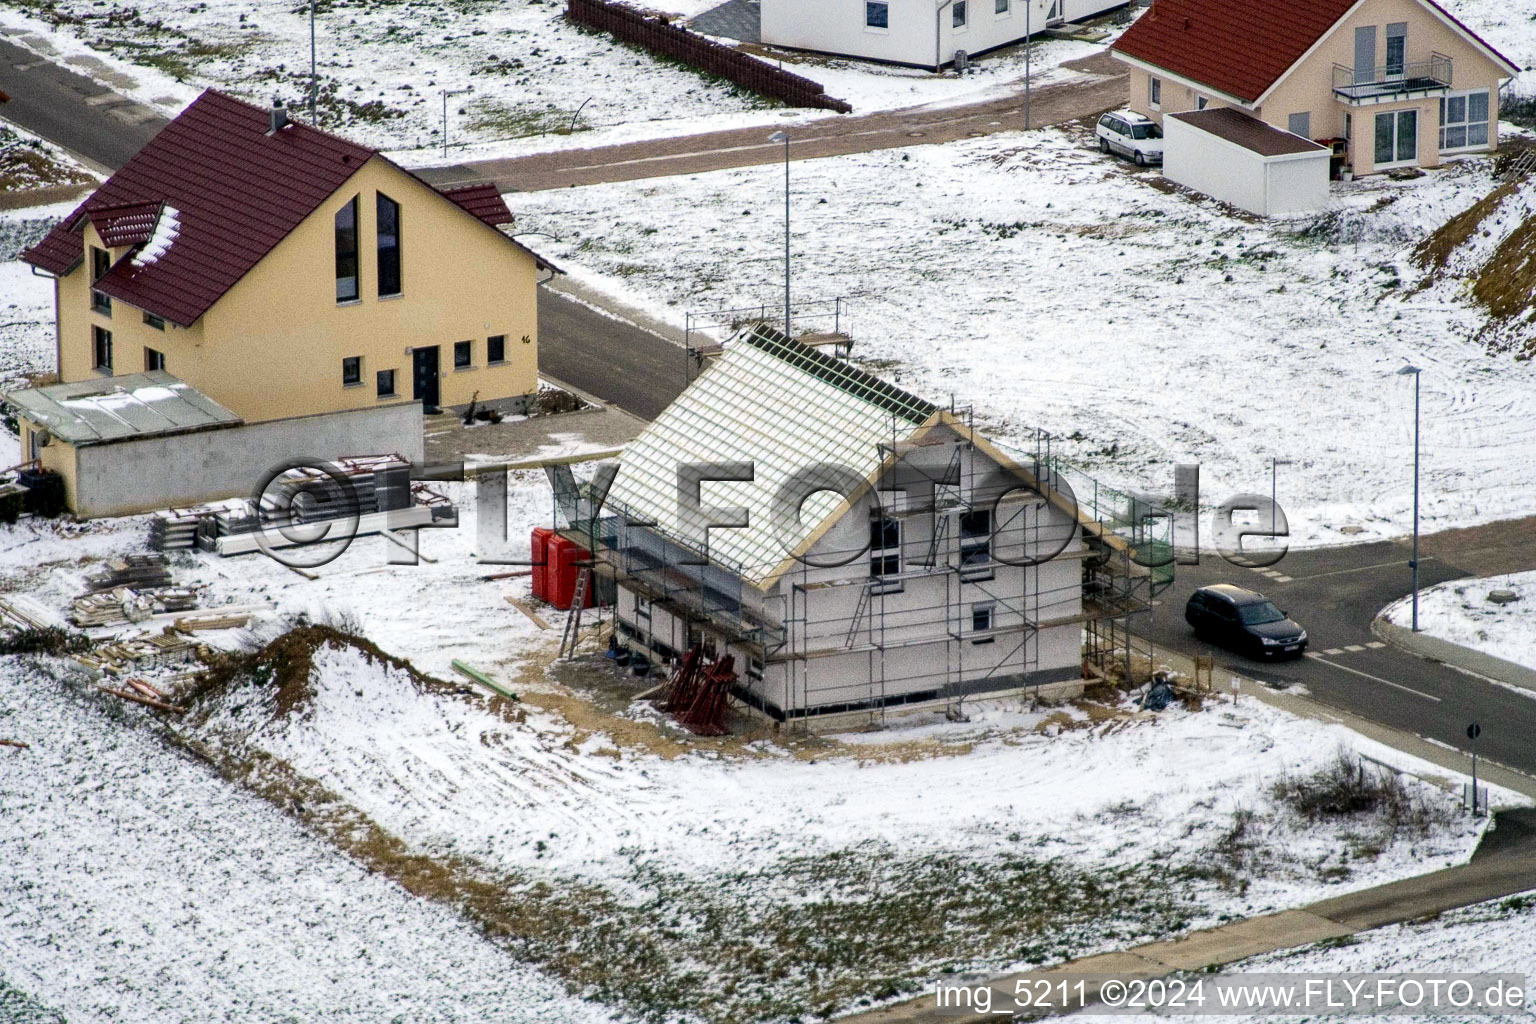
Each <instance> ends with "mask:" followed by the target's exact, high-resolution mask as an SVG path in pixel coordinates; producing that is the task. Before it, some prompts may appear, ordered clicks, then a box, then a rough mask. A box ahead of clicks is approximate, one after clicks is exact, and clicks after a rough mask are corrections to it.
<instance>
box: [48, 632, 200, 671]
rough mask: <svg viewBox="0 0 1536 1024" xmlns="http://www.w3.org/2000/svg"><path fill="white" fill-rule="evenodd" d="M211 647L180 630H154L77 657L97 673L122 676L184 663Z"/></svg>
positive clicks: (78, 662)
mask: <svg viewBox="0 0 1536 1024" xmlns="http://www.w3.org/2000/svg"><path fill="white" fill-rule="evenodd" d="M207 653H208V648H206V647H204V646H203V645H201V644H199V643H198V642H197V641H195V640H193V639H191V638H189V637H186V636H183V635H182V634H180V633H176V632H169V633H154V634H150V635H148V636H140V637H134V638H132V639H130V640H118V641H115V642H113V643H109V644H103V645H102V646H100V647H98V648H96V649H95V650H94V651H91V652H90V653H89V654H81V655H77V656H76V658H75V661H76V663H77V664H79V665H80V666H81V667H82V668H84V669H85V670H86V671H88V672H90V673H91V674H93V675H96V676H102V675H110V676H120V675H126V674H127V673H130V672H145V671H149V670H151V669H156V668H162V667H165V666H168V665H185V664H187V663H189V662H193V661H196V660H198V659H199V658H201V657H203V656H204V655H205V654H207Z"/></svg>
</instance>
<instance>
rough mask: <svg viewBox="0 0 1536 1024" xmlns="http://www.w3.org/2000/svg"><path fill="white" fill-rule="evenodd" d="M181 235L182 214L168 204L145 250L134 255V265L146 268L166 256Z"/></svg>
mask: <svg viewBox="0 0 1536 1024" xmlns="http://www.w3.org/2000/svg"><path fill="white" fill-rule="evenodd" d="M179 234H181V212H180V211H179V210H177V209H176V207H174V206H171V205H169V204H167V205H165V206H164V207H162V208H161V210H160V218H159V219H158V220H157V221H155V230H154V233H153V234H151V235H150V236H149V241H148V242H145V243H144V248H142V249H140V250H139V251H138V252H136V253H134V255H133V265H134V266H136V267H142V266H146V265H148V264H150V263H153V262H155V261H156V260H158V259H159V258H160V257H161V256H164V255H165V253H166V250H168V249H170V247H171V243H172V242H174V241H176V236H177V235H179Z"/></svg>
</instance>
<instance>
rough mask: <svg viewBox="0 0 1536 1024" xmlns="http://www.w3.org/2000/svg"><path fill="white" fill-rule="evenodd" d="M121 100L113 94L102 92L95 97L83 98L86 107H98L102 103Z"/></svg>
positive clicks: (120, 97)
mask: <svg viewBox="0 0 1536 1024" xmlns="http://www.w3.org/2000/svg"><path fill="white" fill-rule="evenodd" d="M123 98H124V97H122V96H119V95H118V94H117V93H115V92H102V93H97V94H96V95H95V96H87V97H86V98H85V105H86V106H88V107H99V106H101V105H102V104H104V103H111V102H113V101H114V100H121V99H123Z"/></svg>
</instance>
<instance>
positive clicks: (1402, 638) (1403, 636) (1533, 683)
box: [1371, 616, 1536, 692]
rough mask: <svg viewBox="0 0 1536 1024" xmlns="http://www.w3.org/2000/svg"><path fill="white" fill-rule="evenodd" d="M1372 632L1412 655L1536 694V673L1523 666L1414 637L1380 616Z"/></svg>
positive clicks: (1445, 642)
mask: <svg viewBox="0 0 1536 1024" xmlns="http://www.w3.org/2000/svg"><path fill="white" fill-rule="evenodd" d="M1371 632H1372V633H1374V634H1376V635H1377V636H1378V637H1380V638H1381V639H1383V640H1385V641H1387V642H1388V643H1390V644H1392V645H1393V646H1394V647H1400V648H1402V649H1403V650H1405V651H1407V652H1408V653H1409V654H1413V655H1417V656H1418V657H1420V658H1428V659H1430V660H1431V661H1439V662H1443V663H1445V664H1447V665H1449V666H1451V667H1452V668H1459V669H1461V670H1463V671H1465V672H1471V673H1472V674H1473V675H1479V676H1483V677H1484V678H1487V679H1492V680H1494V681H1495V682H1499V683H1507V684H1508V685H1510V686H1515V687H1519V688H1520V689H1522V690H1530V691H1532V692H1536V670H1533V669H1529V668H1526V667H1525V666H1524V665H1516V664H1515V663H1514V662H1512V661H1505V660H1504V659H1503V658H1497V657H1494V656H1493V655H1492V654H1484V653H1483V652H1482V651H1474V650H1473V649H1472V648H1470V647H1463V646H1462V645H1461V644H1453V643H1451V642H1450V641H1449V640H1441V639H1440V638H1439V637H1434V636H1429V635H1428V634H1426V633H1415V632H1414V631H1413V630H1411V629H1404V628H1403V627H1402V626H1399V625H1397V624H1396V623H1392V622H1388V621H1387V620H1386V619H1385V618H1383V617H1381V616H1377V617H1376V619H1375V620H1373V621H1372V622H1371Z"/></svg>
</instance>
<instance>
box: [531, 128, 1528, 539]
mask: <svg viewBox="0 0 1536 1024" xmlns="http://www.w3.org/2000/svg"><path fill="white" fill-rule="evenodd" d="M1089 142H1090V140H1089V139H1088V138H1087V136H1086V134H1085V133H1083V132H1082V131H1080V130H1078V129H1075V128H1073V129H1070V130H1068V129H1048V130H1045V131H1042V132H1038V133H1034V134H1030V135H1007V136H997V137H992V138H987V139H980V140H974V141H965V142H959V143H953V144H950V145H947V146H943V147H917V148H913V149H908V150H890V151H883V152H877V153H870V154H866V155H856V156H847V157H835V158H830V159H825V160H814V161H805V162H801V163H798V164H796V165H795V166H794V169H793V186H792V187H793V212H792V221H793V232H792V241H793V246H792V248H793V268H792V269H793V287H794V289H795V294H796V295H797V296H799V298H800V299H801V300H803V301H810V300H822V299H831V298H832V297H834V296H846V297H848V299H849V301H850V304H851V309H852V314H851V317H850V318H849V321H851V327H852V333H853V336H854V338H855V347H854V355H855V361H858V362H863V363H864V364H865V365H866V366H868V367H869V368H871V369H873V370H874V371H876V372H878V373H881V374H883V375H885V376H888V377H889V378H891V379H893V380H895V381H897V382H898V383H900V384H902V385H903V386H905V387H908V388H911V389H913V390H916V391H917V392H918V393H920V394H923V395H925V396H927V397H929V398H935V399H943V398H944V397H945V396H947V395H948V394H951V393H953V394H955V395H957V397H958V399H959V400H960V401H961V402H971V403H974V405H975V408H976V410H977V415H978V423H979V424H980V425H982V426H983V427H984V428H985V429H987V430H988V431H990V432H991V433H992V434H994V435H995V436H997V437H999V438H1001V439H1003V440H1006V441H1011V442H1014V443H1016V444H1019V445H1020V446H1022V447H1026V448H1033V447H1034V438H1035V431H1036V429H1037V428H1040V429H1043V430H1045V431H1048V432H1050V433H1051V434H1052V435H1054V440H1053V451H1054V452H1055V453H1056V454H1059V455H1064V456H1066V457H1067V458H1069V459H1072V460H1073V461H1075V462H1077V463H1078V464H1080V465H1082V466H1083V467H1084V468H1085V469H1087V470H1088V471H1089V472H1090V473H1092V474H1093V475H1095V476H1098V477H1100V478H1102V479H1104V481H1105V482H1106V483H1110V484H1112V485H1116V486H1121V487H1128V488H1131V489H1134V490H1151V491H1154V492H1156V491H1160V490H1170V489H1171V486H1172V476H1173V465H1174V463H1176V462H1199V463H1200V464H1201V466H1202V469H1203V479H1202V494H1203V495H1204V496H1205V497H1206V498H1208V499H1210V500H1212V502H1213V504H1214V503H1215V502H1219V501H1220V500H1222V499H1225V498H1226V497H1227V496H1228V495H1232V494H1235V493H1240V492H1259V493H1264V494H1267V493H1268V492H1269V479H1268V477H1269V465H1270V458H1271V457H1272V456H1276V457H1279V458H1282V459H1289V460H1291V461H1292V463H1293V465H1291V466H1289V467H1285V468H1283V469H1282V470H1281V472H1280V479H1279V498H1280V502H1281V504H1282V505H1283V506H1284V508H1285V510H1286V512H1287V513H1288V514H1289V517H1290V523H1291V530H1292V538H1293V542H1295V543H1302V544H1320V543H1332V542H1338V541H1340V540H1345V539H1348V538H1347V537H1346V536H1345V535H1341V534H1340V533H1339V528H1340V527H1343V526H1347V525H1354V526H1359V527H1361V528H1362V529H1363V530H1364V533H1363V535H1362V536H1363V537H1364V538H1371V537H1386V536H1394V535H1399V534H1401V533H1403V532H1404V531H1406V530H1407V529H1408V528H1409V524H1410V518H1409V512H1410V509H1411V500H1412V471H1411V468H1412V440H1413V438H1412V428H1413V422H1412V421H1413V395H1412V387H1411V382H1405V378H1401V377H1396V376H1394V373H1395V371H1397V370H1398V369H1399V368H1400V367H1401V366H1402V365H1404V364H1405V363H1408V362H1413V363H1415V364H1417V365H1420V366H1421V367H1423V368H1424V371H1425V372H1424V375H1423V390H1424V396H1423V397H1424V410H1423V417H1424V418H1423V422H1424V438H1423V443H1424V473H1425V476H1424V481H1425V483H1424V516H1425V522H1426V523H1428V524H1429V525H1430V527H1431V528H1434V527H1437V526H1453V525H1454V526H1464V525H1468V524H1470V523H1474V522H1478V521H1485V520H1489V519H1493V518H1497V517H1501V516H1506V515H1511V514H1515V513H1524V512H1528V511H1529V496H1530V494H1531V493H1532V488H1533V487H1536V365H1533V364H1532V363H1530V362H1517V361H1515V360H1514V359H1513V358H1510V357H1496V356H1490V355H1488V354H1487V353H1486V352H1485V351H1484V350H1483V349H1482V348H1481V346H1479V345H1478V344H1476V343H1474V342H1472V341H1470V340H1469V339H1470V338H1471V337H1472V336H1473V335H1474V334H1475V333H1476V332H1477V330H1478V328H1479V326H1480V324H1481V314H1480V312H1479V310H1478V309H1477V308H1476V307H1474V306H1472V305H1470V304H1468V303H1466V302H1464V301H1462V300H1461V299H1459V298H1457V297H1456V296H1453V295H1446V294H1442V293H1441V292H1439V291H1437V292H1434V293H1424V294H1420V295H1412V294H1409V287H1408V286H1410V285H1412V284H1413V283H1414V281H1415V278H1416V276H1417V274H1418V271H1417V269H1416V268H1415V267H1414V266H1413V265H1412V264H1411V263H1410V261H1409V256H1410V254H1411V249H1412V246H1413V245H1414V243H1415V242H1417V241H1418V240H1419V239H1421V238H1423V237H1424V236H1425V235H1426V234H1427V233H1428V232H1429V231H1431V230H1432V229H1433V228H1434V227H1436V226H1438V225H1439V224H1441V223H1443V222H1444V221H1445V220H1447V219H1448V218H1449V217H1450V216H1452V215H1453V214H1455V213H1457V212H1459V211H1460V210H1462V209H1464V208H1466V207H1467V206H1469V205H1471V204H1472V203H1473V202H1474V201H1475V200H1476V199H1477V198H1479V197H1480V196H1481V195H1483V194H1484V193H1486V192H1487V191H1488V190H1489V189H1490V188H1492V187H1493V184H1494V182H1493V179H1492V177H1491V175H1490V172H1489V170H1488V166H1487V163H1486V162H1485V161H1460V162H1453V163H1451V164H1448V165H1447V166H1446V167H1445V168H1444V169H1442V170H1438V171H1434V172H1431V173H1429V174H1428V175H1426V176H1425V177H1424V178H1421V179H1418V180H1416V181H1412V182H1406V183H1400V182H1392V181H1388V180H1385V179H1369V180H1365V181H1359V182H1355V183H1352V184H1351V185H1349V186H1347V187H1344V188H1340V189H1339V190H1338V191H1336V193H1335V199H1334V200H1333V202H1332V205H1331V208H1330V210H1329V211H1328V212H1327V213H1326V214H1324V215H1321V216H1318V217H1315V218H1310V219H1304V220H1300V221H1292V222H1269V223H1266V222H1256V221H1254V220H1253V219H1251V218H1247V217H1242V216H1234V215H1233V214H1232V213H1230V212H1228V211H1226V210H1224V209H1222V208H1221V207H1219V206H1217V205H1216V204H1214V203H1212V202H1210V201H1208V200H1205V199H1203V198H1197V197H1191V196H1189V195H1187V194H1180V193H1177V192H1170V191H1169V190H1167V189H1166V188H1161V187H1159V186H1160V185H1161V184H1162V179H1161V178H1160V176H1159V175H1157V174H1156V173H1155V172H1151V173H1143V174H1138V173H1133V172H1131V171H1130V170H1129V169H1128V165H1126V164H1125V163H1123V162H1121V161H1118V160H1115V159H1113V158H1109V157H1105V156H1103V155H1100V154H1099V153H1098V152H1097V151H1095V150H1093V149H1091V148H1090V146H1089ZM782 189H783V179H782V175H781V174H780V173H779V172H778V171H774V170H772V169H770V168H751V169H742V170H730V171H719V172H714V173H709V174H699V175H690V176H688V177H685V178H676V179H664V180H649V181H639V182H629V183H622V184H613V185H600V186H594V187H590V188H583V189H580V190H557V191H551V192H543V193H523V194H517V195H513V196H509V197H508V199H509V202H510V203H511V205H512V208H513V210H514V212H515V213H516V214H517V215H518V217H519V221H520V223H521V224H522V225H523V227H524V228H525V229H528V230H534V229H537V230H543V231H547V232H549V233H551V234H554V235H557V236H559V239H560V241H559V242H558V243H548V244H547V245H546V248H547V249H548V250H549V255H550V257H551V258H554V259H557V260H559V261H560V263H561V265H562V267H564V268H565V269H567V270H568V271H570V272H571V273H572V274H573V275H574V276H577V277H578V278H579V279H580V280H581V281H582V282H583V283H585V284H588V285H590V286H592V287H593V288H595V289H598V290H601V291H606V292H607V293H609V294H612V295H616V296H620V297H622V298H623V300H624V301H626V302H628V303H630V304H632V305H636V306H639V307H640V308H643V309H645V310H647V311H648V312H650V313H652V314H654V315H656V316H659V317H663V318H666V319H669V320H671V321H674V322H677V323H679V324H680V323H681V321H682V319H683V314H684V312H685V311H688V310H692V311H703V310H710V309H722V308H729V307H739V306H747V305H757V304H759V303H766V304H768V305H769V306H773V305H775V304H776V303H779V302H781V301H782V299H781V298H780V296H781V295H782V291H781V289H782V280H783V273H784V266H783V214H782V205H781V204H782V201H783V191H782ZM657 238H665V239H666V241H667V244H666V245H656V244H655V240H656V239H657ZM849 321H845V322H849Z"/></svg>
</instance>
